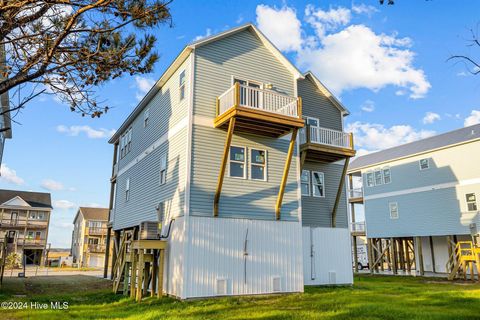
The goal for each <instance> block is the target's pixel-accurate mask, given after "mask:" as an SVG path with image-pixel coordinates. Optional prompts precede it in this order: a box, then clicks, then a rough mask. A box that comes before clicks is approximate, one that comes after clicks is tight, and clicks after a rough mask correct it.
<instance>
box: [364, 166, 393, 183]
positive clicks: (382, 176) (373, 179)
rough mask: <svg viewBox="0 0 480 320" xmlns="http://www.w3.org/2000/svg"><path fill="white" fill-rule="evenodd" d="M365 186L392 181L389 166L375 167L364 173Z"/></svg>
mask: <svg viewBox="0 0 480 320" xmlns="http://www.w3.org/2000/svg"><path fill="white" fill-rule="evenodd" d="M366 180H367V187H373V186H380V185H382V184H389V183H390V182H392V173H391V171H390V168H389V167H385V168H377V169H375V171H369V172H367V173H366Z"/></svg>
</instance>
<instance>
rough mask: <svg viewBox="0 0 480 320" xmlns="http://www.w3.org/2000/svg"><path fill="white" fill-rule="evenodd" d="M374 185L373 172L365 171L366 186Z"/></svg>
mask: <svg viewBox="0 0 480 320" xmlns="http://www.w3.org/2000/svg"><path fill="white" fill-rule="evenodd" d="M374 185H375V180H374V179H373V172H367V187H373V186H374Z"/></svg>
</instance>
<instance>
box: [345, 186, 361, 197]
mask: <svg viewBox="0 0 480 320" xmlns="http://www.w3.org/2000/svg"><path fill="white" fill-rule="evenodd" d="M348 196H349V198H362V197H363V188H353V189H350V190H348Z"/></svg>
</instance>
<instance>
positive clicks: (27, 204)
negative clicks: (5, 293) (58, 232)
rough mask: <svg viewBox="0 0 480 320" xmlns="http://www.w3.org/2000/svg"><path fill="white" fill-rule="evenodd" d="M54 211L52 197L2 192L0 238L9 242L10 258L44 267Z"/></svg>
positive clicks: (41, 194) (37, 193) (14, 191)
mask: <svg viewBox="0 0 480 320" xmlns="http://www.w3.org/2000/svg"><path fill="white" fill-rule="evenodd" d="M51 211H52V202H51V198H50V193H43V192H27V191H16V190H0V238H2V239H4V238H5V237H6V239H7V254H10V253H12V252H16V253H17V254H18V255H19V262H22V261H25V263H26V264H27V265H28V264H35V265H43V264H44V261H45V250H46V245H47V237H48V226H49V223H50V214H51ZM24 259H25V260H24Z"/></svg>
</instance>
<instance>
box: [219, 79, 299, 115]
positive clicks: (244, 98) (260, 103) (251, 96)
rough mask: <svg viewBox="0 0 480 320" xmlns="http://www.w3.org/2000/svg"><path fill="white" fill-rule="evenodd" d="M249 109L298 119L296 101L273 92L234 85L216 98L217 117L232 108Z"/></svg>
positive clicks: (293, 98)
mask: <svg viewBox="0 0 480 320" xmlns="http://www.w3.org/2000/svg"><path fill="white" fill-rule="evenodd" d="M235 106H239V107H245V108H251V109H256V110H261V111H266V112H270V113H276V114H280V115H284V116H289V117H294V118H299V117H300V115H301V111H300V110H299V103H298V99H297V98H295V97H290V96H287V95H284V94H280V93H276V92H274V91H270V90H265V89H260V88H255V87H250V86H244V85H238V84H235V85H233V86H232V87H230V89H228V90H227V91H225V92H224V93H223V94H222V95H221V96H219V97H218V110H217V116H219V115H221V114H223V113H225V112H226V111H227V110H229V109H230V108H232V107H235Z"/></svg>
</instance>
